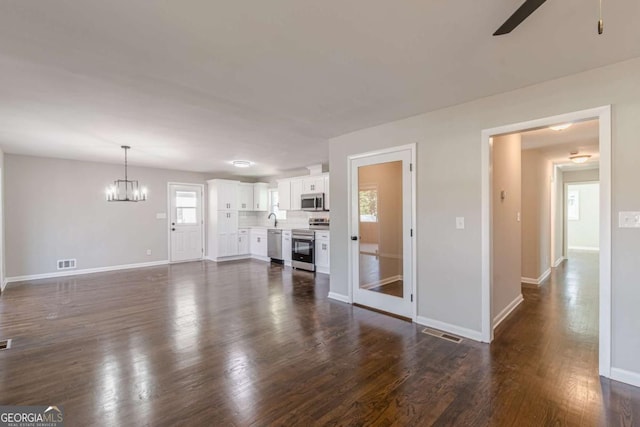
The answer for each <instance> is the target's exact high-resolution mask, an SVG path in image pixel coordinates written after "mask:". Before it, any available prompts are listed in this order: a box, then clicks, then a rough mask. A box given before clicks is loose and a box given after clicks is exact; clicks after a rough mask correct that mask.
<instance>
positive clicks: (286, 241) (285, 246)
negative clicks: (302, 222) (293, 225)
mask: <svg viewBox="0 0 640 427" xmlns="http://www.w3.org/2000/svg"><path fill="white" fill-rule="evenodd" d="M282 259H283V261H284V265H288V266H289V267H291V230H282Z"/></svg>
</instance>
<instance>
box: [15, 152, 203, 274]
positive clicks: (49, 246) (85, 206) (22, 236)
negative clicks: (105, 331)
mask: <svg viewBox="0 0 640 427" xmlns="http://www.w3.org/2000/svg"><path fill="white" fill-rule="evenodd" d="M123 174H124V172H123V166H122V165H110V164H103V163H90V162H79V161H72V160H60V159H50V158H43V157H29V156H18V155H12V154H6V155H5V178H6V182H7V183H8V185H7V186H6V192H5V205H6V207H7V209H6V210H5V218H6V223H7V224H8V225H9V226H8V227H7V230H6V248H7V251H6V256H5V259H6V268H7V269H6V275H7V277H16V276H25V275H35V274H44V273H53V272H57V268H56V260H58V259H65V258H76V259H77V260H78V264H77V267H78V269H86V268H99V267H108V266H116V265H123V264H132V263H144V262H153V261H165V260H167V259H168V253H167V252H168V251H167V235H168V227H167V220H165V219H156V213H161V212H167V182H169V181H177V182H189V183H197V184H203V183H204V182H205V176H204V175H203V174H198V173H190V172H179V171H171V170H163V169H151V168H137V167H130V168H129V176H130V178H133V179H138V180H139V181H140V182H141V184H144V185H145V186H146V187H147V188H148V189H149V200H147V201H146V202H140V203H124V202H117V203H109V202H106V201H105V195H104V190H105V188H106V186H107V185H109V184H110V183H111V182H113V180H114V179H117V178H121V177H122V175H123ZM147 249H151V251H152V255H150V256H148V255H147V254H146V250H147Z"/></svg>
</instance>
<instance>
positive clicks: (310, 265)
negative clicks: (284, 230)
mask: <svg viewBox="0 0 640 427" xmlns="http://www.w3.org/2000/svg"><path fill="white" fill-rule="evenodd" d="M314 251H315V232H314V231H313V230H305V229H295V230H291V266H292V267H293V268H299V269H302V270H308V271H315V270H316V264H315V256H314Z"/></svg>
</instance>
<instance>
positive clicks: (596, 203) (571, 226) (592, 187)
mask: <svg viewBox="0 0 640 427" xmlns="http://www.w3.org/2000/svg"><path fill="white" fill-rule="evenodd" d="M567 188H568V191H577V192H578V194H579V200H580V202H579V203H580V212H579V219H578V220H568V221H567V239H568V240H567V244H568V247H569V250H592V251H597V250H598V249H599V248H600V230H599V227H600V215H599V209H600V184H599V183H589V184H570V185H568V186H567Z"/></svg>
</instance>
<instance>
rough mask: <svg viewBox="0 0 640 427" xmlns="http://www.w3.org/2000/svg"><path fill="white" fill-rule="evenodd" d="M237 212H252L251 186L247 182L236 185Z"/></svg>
mask: <svg viewBox="0 0 640 427" xmlns="http://www.w3.org/2000/svg"><path fill="white" fill-rule="evenodd" d="M238 210H239V211H252V210H253V184H251V183H248V182H240V183H238Z"/></svg>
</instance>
